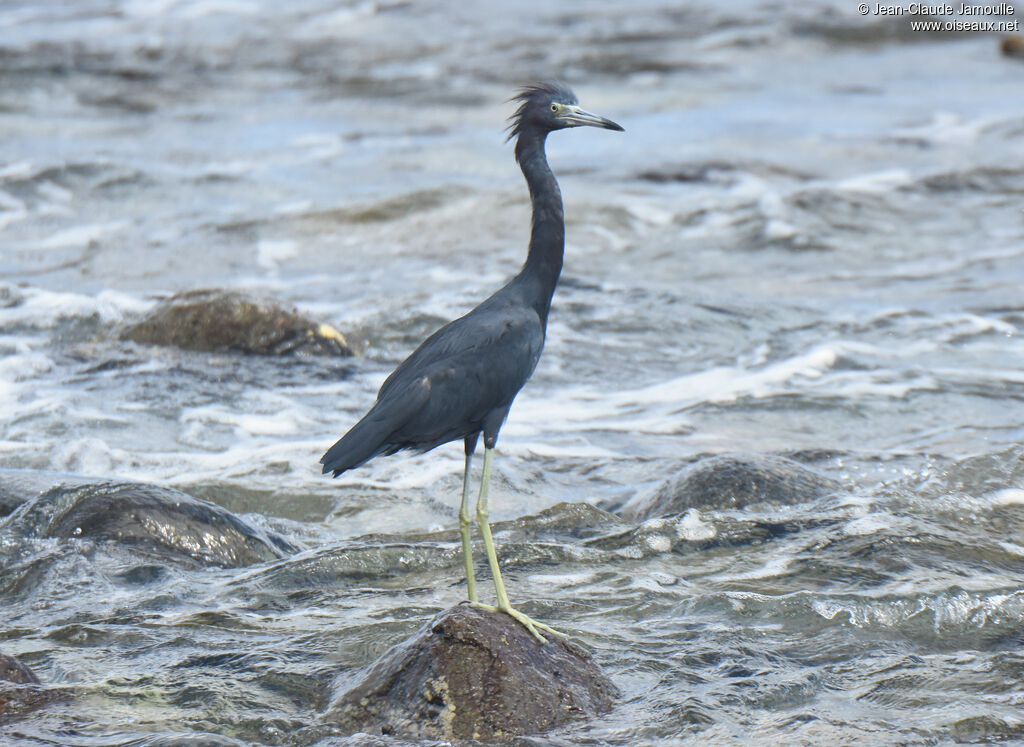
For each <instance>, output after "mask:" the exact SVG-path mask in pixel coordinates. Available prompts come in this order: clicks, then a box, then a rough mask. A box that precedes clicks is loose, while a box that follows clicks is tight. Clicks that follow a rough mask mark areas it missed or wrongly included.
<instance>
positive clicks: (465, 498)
mask: <svg viewBox="0 0 1024 747" xmlns="http://www.w3.org/2000/svg"><path fill="white" fill-rule="evenodd" d="M472 460H473V455H472V454H466V471H465V472H464V473H463V474H462V506H461V507H460V508H459V532H460V533H461V534H462V562H463V564H464V565H465V566H466V593H467V594H468V595H469V601H471V602H475V601H477V596H476V577H475V576H474V575H473V547H472V545H471V544H470V541H469V537H470V530H471V529H472V528H473V520H472V518H471V517H470V515H469V465H470V462H472Z"/></svg>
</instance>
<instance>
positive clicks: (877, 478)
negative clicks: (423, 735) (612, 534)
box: [0, 0, 1024, 747]
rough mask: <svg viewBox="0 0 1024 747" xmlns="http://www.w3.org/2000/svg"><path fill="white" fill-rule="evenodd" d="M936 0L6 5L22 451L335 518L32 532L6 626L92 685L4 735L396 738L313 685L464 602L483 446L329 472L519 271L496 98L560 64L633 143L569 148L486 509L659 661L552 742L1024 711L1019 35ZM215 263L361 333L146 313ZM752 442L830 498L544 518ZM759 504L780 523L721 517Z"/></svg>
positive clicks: (513, 571) (6, 147) (586, 609)
mask: <svg viewBox="0 0 1024 747" xmlns="http://www.w3.org/2000/svg"><path fill="white" fill-rule="evenodd" d="M993 20H1012V17H1011V18H1004V17H1000V18H994V19H993ZM909 21H910V19H909V18H908V17H903V18H895V19H894V18H882V17H880V16H875V15H872V14H870V13H869V14H868V15H866V16H862V15H861V14H860V13H859V12H858V10H857V7H856V4H855V3H853V2H852V0H850V1H847V0H843V1H842V2H835V1H832V0H829V1H828V2H796V3H775V2H753V1H748V0H739V1H738V2H731V3H711V2H708V3H703V4H697V3H678V2H669V1H668V0H638V1H637V2H630V3H624V2H622V0H591V1H588V2H567V3H551V2H540V1H539V0H521V1H520V2H518V3H515V4H514V5H501V6H499V5H497V4H495V3H489V2H465V3H461V2H460V3H456V2H443V1H441V0H436V1H425V2H405V1H403V0H393V1H386V0H384V1H381V2H347V1H343V2H329V1H328V0H298V1H297V2H269V1H265V0H76V2H74V3H69V2H64V1H63V0H50V1H46V0H27V1H23V0H6V2H4V3H3V5H2V6H0V81H2V83H0V356H2V357H0V467H3V468H15V469H22V470H31V471H40V470H52V471H58V472H66V473H77V474H81V475H88V476H92V477H98V478H105V479H116V480H125V481H138V482H142V483H149V484H157V485H161V486H168V487H174V488H177V489H180V490H182V491H185V492H187V493H190V494H191V495H194V496H196V497H199V498H203V499H206V500H210V501H213V502H215V503H218V504H220V505H221V506H224V507H225V508H227V509H229V510H231V511H233V512H235V513H237V514H239V515H242V516H243V517H244V518H245V519H246V520H247V521H249V522H251V523H254V524H256V525H257V526H259V527H262V528H264V529H266V530H270V531H274V532H277V533H278V534H280V535H282V536H283V537H285V538H287V539H288V541H289V542H291V543H292V544H294V545H295V546H296V547H297V548H299V550H298V552H297V554H295V555H294V556H291V557H289V558H286V559H284V560H281V561H276V562H268V563H265V564H257V565H253V566H249V567H246V568H242V569H220V568H209V567H193V566H187V567H177V566H174V565H172V564H169V565H167V566H166V567H163V570H162V571H161V572H159V573H149V574H140V573H135V572H133V569H136V568H138V567H140V565H146V563H149V564H150V565H151V564H152V561H145V560H142V559H140V558H139V557H138V556H137V555H136V554H134V553H132V552H130V551H128V550H126V549H124V548H117V547H116V546H115V547H111V546H108V545H107V544H103V543H96V542H91V541H88V540H75V539H70V540H56V539H38V538H34V539H28V538H24V537H19V536H17V535H16V534H15V533H13V532H12V531H11V530H10V529H9V528H8V529H7V530H4V529H3V528H0V579H2V577H3V576H4V575H7V576H8V579H10V578H12V577H14V574H20V575H17V577H18V578H19V579H20V580H19V582H18V583H16V584H15V583H4V582H0V589H3V591H2V592H0V650H2V651H4V652H5V653H8V654H13V655H17V656H18V657H19V658H21V659H22V660H23V661H24V662H25V663H26V664H28V665H29V666H31V667H32V668H33V669H34V670H35V671H36V672H37V674H38V675H39V676H40V678H41V679H42V680H43V681H44V682H46V683H48V684H49V685H52V686H54V687H58V688H60V689H61V690H62V692H64V693H66V694H67V695H68V696H69V697H67V698H64V699H62V700H59V701H57V702H54V703H52V704H50V705H48V706H47V707H45V708H44V709H42V710H40V711H38V712H36V713H35V714H33V715H31V716H29V717H27V718H24V719H20V720H17V721H13V722H10V723H7V724H4V725H0V741H2V742H3V743H4V744H11V745H62V746H63V745H71V746H74V747H78V746H81V747H86V746H88V747H92V746H107V745H122V746H125V747H127V746H128V745H131V746H132V747H136V746H138V747H142V746H147V745H148V746H152V747H156V746H158V745H164V746H165V747H166V746H167V745H171V744H192V745H198V744H213V745H220V744H256V745H288V746H295V747H299V746H301V747H305V746H307V745H362V744H374V743H378V744H403V742H402V741H401V740H399V739H397V738H388V739H379V738H378V740H377V741H376V742H374V741H373V740H372V739H371V738H369V737H366V736H349V737H346V736H343V735H338V734H335V733H333V732H332V731H331V729H330V728H329V727H328V726H327V725H324V724H323V723H321V720H320V716H321V713H322V711H323V709H324V708H325V706H326V700H327V699H328V698H329V694H328V691H329V684H330V681H331V679H332V677H333V676H334V675H336V674H338V673H339V672H341V671H349V670H354V669H355V668H358V667H362V666H365V665H367V664H369V663H370V662H372V661H373V660H374V658H375V657H376V656H378V655H379V654H380V653H382V652H383V651H384V650H386V649H387V648H388V647H389V646H390V645H392V644H394V643H396V642H398V641H401V640H403V639H404V638H405V637H407V636H409V635H411V634H412V633H413V632H415V631H416V630H417V629H418V628H419V627H420V626H421V625H422V624H423V623H424V622H425V621H426V620H428V619H429V618H430V617H431V616H433V615H434V614H436V613H437V612H439V611H441V610H443V609H445V608H447V607H449V606H451V605H453V604H455V603H457V602H458V601H459V600H460V599H462V598H463V596H464V593H465V592H464V585H463V584H462V579H461V564H460V561H459V558H458V554H457V544H456V539H455V535H454V534H453V531H452V530H453V529H454V527H455V526H456V510H457V503H458V496H459V490H460V480H461V468H462V451H461V445H460V444H450V445H448V446H444V447H441V448H438V449H437V450H435V451H433V452H430V453H428V454H424V455H398V456H394V457H390V458H387V459H383V458H382V459H378V460H376V461H374V462H372V463H370V464H368V465H366V466H365V467H363V468H360V469H358V470H354V471H351V472H348V473H346V474H344V475H342V476H341V477H340V478H339V479H337V480H330V479H327V478H325V477H324V476H322V475H321V474H320V471H319V469H318V467H319V465H318V463H317V461H318V459H319V457H320V455H321V454H322V453H323V451H324V450H325V449H326V448H327V447H328V446H330V444H331V443H333V441H334V440H335V439H336V438H338V437H339V436H340V435H342V434H343V433H344V432H345V431H346V430H347V428H348V427H350V426H351V425H352V424H353V423H354V422H355V420H356V419H357V418H358V417H359V416H360V415H361V414H362V413H363V412H364V411H365V410H366V409H367V408H368V407H369V406H370V404H371V403H372V401H373V399H374V395H375V392H376V390H377V388H378V387H379V385H380V384H381V382H382V381H383V380H384V378H385V377H386V376H387V374H388V373H389V372H390V371H391V369H392V368H393V367H394V366H395V365H396V364H397V363H398V362H399V361H401V360H402V359H403V358H404V357H405V356H406V355H407V354H408V353H409V352H410V351H411V350H412V349H413V348H414V347H415V346H416V345H417V344H418V343H419V341H420V340H422V339H423V338H424V337H425V336H426V335H427V334H429V333H430V332H431V331H433V329H435V328H436V327H437V326H439V325H440V324H441V323H443V322H445V321H447V320H449V319H451V318H454V317H456V316H458V315H461V314H462V313H464V312H465V311H467V310H468V309H470V308H471V307H472V306H473V305H474V304H475V303H477V302H479V301H480V300H482V299H483V298H485V297H486V296H487V295H489V294H490V293H491V292H493V291H494V290H495V289H497V288H498V287H500V285H501V284H502V283H503V282H504V281H505V279H506V278H508V277H509V276H510V275H512V274H514V273H515V272H516V271H517V269H518V267H519V265H520V263H521V262H522V260H523V258H524V253H525V246H526V241H527V239H528V226H529V202H528V199H527V194H526V189H525V185H524V183H523V180H522V176H521V174H520V173H519V171H518V169H517V167H516V165H515V163H514V160H513V157H512V150H511V145H509V144H506V143H505V142H504V132H503V128H504V126H505V119H506V117H507V116H508V115H509V114H510V113H511V111H512V109H513V105H512V104H510V103H508V102H507V99H508V97H509V96H510V95H511V94H512V93H513V92H514V91H515V89H516V87H517V86H518V85H520V84H522V83H525V82H529V81H532V80H538V79H560V80H564V81H567V82H569V83H570V84H571V85H572V86H573V87H574V88H575V90H576V92H577V93H578V95H579V97H580V100H581V104H582V105H583V106H584V107H585V108H587V109H589V110H591V111H594V112H597V113H600V114H602V115H604V116H607V117H609V118H611V119H614V120H616V121H617V122H619V123H620V124H622V125H623V127H624V128H625V132H624V133H614V132H606V131H599V130H589V129H588V130H586V131H583V130H574V131H570V132H561V133H555V134H553V135H552V136H551V138H550V139H549V144H548V154H549V157H550V161H551V164H552V166H553V168H554V170H555V172H556V174H557V175H558V177H559V180H560V183H561V187H562V192H563V195H564V199H565V213H566V222H567V228H566V230H567V245H566V257H565V269H564V273H563V277H562V283H561V285H560V286H559V289H558V291H557V293H556V295H555V299H554V305H553V309H552V313H551V320H550V325H549V328H548V338H547V345H546V349H545V353H544V356H543V358H542V359H541V362H540V365H539V367H538V369H537V371H536V373H535V375H534V377H533V379H532V380H531V382H530V383H529V384H528V386H527V387H526V388H525V389H524V390H523V391H522V393H521V394H520V396H519V398H518V399H517V401H516V403H515V406H514V407H513V409H512V412H511V415H510V417H509V420H508V422H507V424H506V426H505V428H504V430H503V431H502V434H501V439H500V441H499V443H498V453H497V457H496V460H495V473H494V479H493V483H492V491H491V504H492V518H493V519H494V520H495V521H497V522H499V524H500V527H499V531H498V532H497V542H498V544H499V546H500V547H501V557H502V561H503V564H504V565H505V567H506V568H507V571H506V573H507V575H506V582H507V584H508V586H509V590H510V595H511V596H512V599H513V602H518V603H519V604H520V605H521V607H522V608H523V609H524V610H525V611H527V612H528V613H529V614H531V615H533V616H535V617H538V618H540V619H542V620H544V621H546V622H548V623H549V624H552V625H554V626H556V627H559V628H561V629H563V630H565V631H567V632H568V633H570V634H572V635H573V636H574V637H575V638H577V639H578V640H580V641H581V642H583V643H584V644H586V645H587V646H588V647H589V648H590V649H591V650H592V651H593V652H594V656H595V659H596V661H597V662H598V663H599V664H600V665H601V667H602V668H603V669H604V670H605V671H606V672H607V673H608V674H609V675H610V676H611V677H612V679H613V680H614V681H615V682H616V684H617V685H618V686H619V688H620V689H621V690H622V693H623V696H622V699H621V700H620V702H619V705H618V706H617V707H616V709H615V710H613V711H612V712H611V713H610V714H608V715H607V716H604V717H602V718H600V719H597V720H595V721H592V722H590V723H587V724H581V725H578V726H575V727H572V728H569V729H566V730H563V731H560V732H557V733H555V734H553V735H549V736H548V737H545V738H537V739H533V740H530V739H526V740H523V741H522V743H524V744H538V745H540V744H557V745H577V744H586V745H604V744H608V745H637V744H702V745H703V744H735V743H742V742H746V743H754V744H814V745H820V744H868V745H875V744H877V745H889V744H929V745H931V744H946V743H953V742H958V741H964V742H972V741H974V742H980V741H986V740H992V741H1000V740H1002V741H1008V742H1017V741H1021V740H1024V446H1022V443H1024V297H1022V285H1024V95H1022V91H1024V88H1022V85H1021V81H1022V78H1024V60H1021V59H1013V58H1010V57H1007V56H1003V55H1001V54H1000V41H1001V37H1000V36H999V35H998V34H995V33H964V32H961V33H957V32H939V33H924V32H914V31H912V30H911V29H910V26H909ZM209 287H217V288H227V289H236V290H243V291H247V292H254V293H260V294H264V295H270V296H273V297H275V298H277V299H278V300H280V301H282V302H283V303H286V304H290V305H295V306H296V307H297V308H298V309H299V310H300V311H301V312H303V313H305V314H307V315H309V316H311V317H313V318H315V319H318V320H322V321H325V322H328V323H330V324H332V325H334V326H335V327H337V328H338V329H339V330H341V331H342V332H343V333H344V334H345V335H346V336H347V337H348V338H349V339H350V340H351V341H352V342H353V343H354V344H355V345H356V346H357V347H358V348H359V350H360V352H361V354H360V355H359V356H358V357H355V358H348V359H341V358H311V357H301V356H299V357H295V356H292V357H258V356H252V355H245V354H241V353H231V352H225V353H195V352H185V351H180V350H176V349H171V348H157V347H147V346H143V345H136V344H131V343H126V342H121V341H119V339H118V335H119V332H120V330H122V329H123V327H124V325H126V324H129V323H131V322H132V321H134V320H137V319H139V318H140V317H141V316H142V315H144V314H145V313H146V312H147V311H149V310H151V309H153V308H154V307H155V306H156V305H157V304H158V303H159V302H160V301H161V300H162V299H164V298H166V297H168V296H169V295H171V294H173V293H175V292H178V291H184V290H191V289H195V288H209ZM726 453H743V454H753V455H781V456H789V457H794V458H797V459H799V460H800V461H801V462H802V463H803V464H805V465H807V466H809V467H811V468H813V469H816V470H818V471H819V472H821V473H822V474H824V475H825V476H827V477H828V478H831V479H832V480H835V481H837V482H838V484H839V486H840V488H839V489H838V490H836V491H834V492H831V493H829V494H827V495H824V496H821V497H818V498H814V499H812V500H806V501H795V502H789V503H787V502H783V503H779V502H770V501H769V502H761V503H754V504H753V505H747V506H734V505H730V504H729V503H728V502H725V503H723V505H721V506H714V505H712V506H705V507H702V508H700V509H695V510H693V511H691V512H688V513H687V515H686V517H685V518H684V519H682V520H679V521H676V522H675V523H670V524H669V525H662V524H654V525H651V526H648V527H646V528H645V529H643V531H637V532H635V533H633V535H631V536H632V537H633V538H634V539H633V540H632V541H631V542H632V543H630V542H626V543H625V544H623V543H622V542H619V543H610V542H609V543H604V544H602V543H601V542H597V543H591V544H585V543H583V542H582V541H581V540H579V539H577V538H574V537H573V536H572V532H571V531H564V532H561V533H560V534H557V536H551V537H548V538H547V539H545V540H543V541H534V540H533V539H531V537H532V535H531V533H530V532H524V531H519V530H518V529H517V527H520V526H527V525H528V524H529V520H527V519H523V518H522V517H526V516H529V515H532V514H536V513H538V512H542V511H546V510H550V509H552V507H555V506H557V504H560V503H562V502H570V503H572V502H585V503H589V504H591V505H593V506H595V507H598V508H603V509H615V508H616V507H617V506H619V505H621V504H623V503H626V502H627V501H629V500H631V499H636V498H637V497H638V496H640V497H642V496H643V495H646V494H650V493H651V492H652V491H655V490H656V489H657V488H658V486H659V485H661V484H662V482H663V481H664V480H666V479H668V478H670V477H671V476H672V475H673V474H675V473H676V472H677V471H678V469H679V468H680V467H681V466H683V465H685V464H689V463H692V462H694V461H695V460H697V459H699V458H702V457H708V456H712V455H717V454H726ZM477 474H478V473H477ZM502 522H504V523H502ZM765 522H782V523H785V525H786V526H787V527H789V530H788V531H786V532H780V533H778V535H777V536H772V537H768V538H767V539H766V538H764V537H763V536H762V535H761V534H758V533H757V532H754V531H753V528H754V527H756V526H761V525H763V524H764V523H765ZM666 526H667V527H668V528H667V529H665V527H666ZM725 527H729V528H730V529H729V531H730V532H731V533H732V534H731V535H730V536H734V537H740V538H742V537H744V536H747V537H749V541H733V542H729V543H724V542H723V543H722V544H721V545H720V546H715V545H714V543H713V542H708V540H709V538H714V537H715V536H716V535H717V534H718V533H720V532H723V531H724V528H725ZM744 527H747V528H749V529H750V531H749V532H746V533H745V530H744ZM663 529H664V531H666V532H669V533H670V534H672V536H671V537H670V538H666V537H664V536H662V535H661V534H659V532H661V531H662V530H663ZM365 535H374V536H376V537H377V538H378V539H377V540H374V541H373V542H370V543H369V544H368V543H366V542H362V543H359V542H356V540H357V539H358V538H360V537H363V536H365ZM382 537H383V539H380V538H382ZM403 537H405V538H406V540H404V541H403V540H402V538H403ZM659 537H660V538H661V539H660V540H659V539H658V538H659ZM755 538H756V539H755ZM698 542H699V543H700V546H699V547H698V546H697V543H698ZM374 543H378V544H379V545H380V548H383V549H381V550H380V551H377V552H369V551H364V552H361V553H360V552H356V551H354V550H353V548H354V547H357V546H358V547H363V548H364V549H365V548H367V547H369V546H371V545H373V544H374ZM147 567H148V566H147ZM478 577H479V576H478ZM26 579H27V580H26ZM485 589H486V587H485ZM189 739H191V740H193V741H188V740H189ZM204 740H205V741H204ZM230 740H237V741H230Z"/></svg>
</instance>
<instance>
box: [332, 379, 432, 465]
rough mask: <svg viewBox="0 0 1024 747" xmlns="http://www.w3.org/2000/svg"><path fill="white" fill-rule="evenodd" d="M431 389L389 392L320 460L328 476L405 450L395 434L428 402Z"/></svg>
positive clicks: (407, 388) (408, 389)
mask: <svg viewBox="0 0 1024 747" xmlns="http://www.w3.org/2000/svg"><path fill="white" fill-rule="evenodd" d="M429 393H430V389H429V386H426V387H424V386H422V385H420V386H417V385H413V386H410V387H404V388H403V389H401V390H399V391H398V392H395V391H393V390H392V391H389V392H388V393H387V396H385V397H384V399H382V400H378V401H377V404H375V405H374V406H373V407H372V408H371V409H370V411H369V412H368V413H366V415H364V416H363V419H362V420H360V421H359V422H358V423H356V424H355V425H354V426H352V429H351V430H350V431H349V432H348V433H346V434H345V435H344V436H342V437H341V439H339V440H338V442H337V443H335V444H334V446H332V447H331V448H329V449H328V450H327V453H326V454H324V455H323V456H322V457H320V463H321V464H322V465H323V466H324V469H323V471H324V474H327V473H328V472H332V473H333V476H334V477H337V476H338V475H340V474H341V473H342V472H345V471H346V470H350V469H352V468H354V467H358V466H359V465H361V464H364V463H366V462H368V461H370V460H371V459H373V458H374V457H375V456H378V455H380V454H385V453H386V454H393V453H395V452H396V451H397V450H398V449H401V448H402V446H403V445H402V443H401V441H396V440H395V438H394V436H395V433H396V432H397V431H398V430H399V429H400V428H401V427H402V426H403V425H404V424H405V423H407V422H408V421H409V419H410V418H411V417H412V416H413V415H415V414H416V413H417V412H419V411H420V409H421V408H422V407H423V405H424V404H425V403H426V401H427V396H428V395H429Z"/></svg>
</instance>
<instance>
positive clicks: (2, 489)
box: [0, 469, 89, 518]
mask: <svg viewBox="0 0 1024 747" xmlns="http://www.w3.org/2000/svg"><path fill="white" fill-rule="evenodd" d="M86 482H89V479H88V478H85V477H82V476H80V475H75V474H72V473H70V472H43V471H36V470H30V469H0V518H3V517H4V516H7V515H9V514H10V513H12V512H13V511H14V510H15V509H17V508H18V507H19V506H21V505H23V504H25V503H28V502H29V501H30V500H32V499H33V498H35V497H36V496H37V495H39V494H40V493H44V492H46V491H47V490H49V489H50V488H52V487H53V486H54V485H57V484H58V483H63V484H64V485H79V484H84V483H86Z"/></svg>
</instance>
